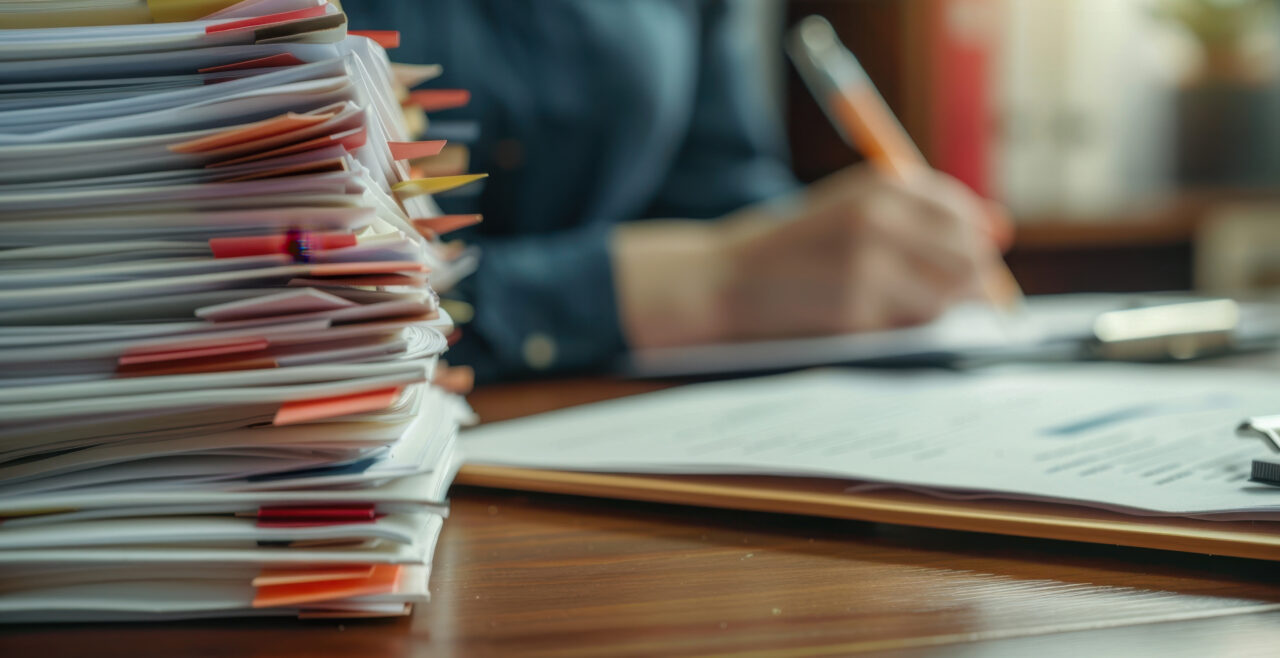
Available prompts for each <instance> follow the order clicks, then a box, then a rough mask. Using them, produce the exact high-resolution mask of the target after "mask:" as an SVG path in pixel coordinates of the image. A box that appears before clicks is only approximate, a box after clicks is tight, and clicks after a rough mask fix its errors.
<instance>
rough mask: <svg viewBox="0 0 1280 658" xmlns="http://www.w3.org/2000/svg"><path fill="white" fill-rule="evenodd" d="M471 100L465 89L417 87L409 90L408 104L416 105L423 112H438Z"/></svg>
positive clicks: (460, 105) (469, 92)
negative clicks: (415, 89)
mask: <svg viewBox="0 0 1280 658" xmlns="http://www.w3.org/2000/svg"><path fill="white" fill-rule="evenodd" d="M470 102H471V91H470V90H467V89H418V90H417V91H411V92H409V104H410V105H417V106H418V107H420V108H422V111H424V112H439V111H440V110H451V109H453V108H455V107H462V106H464V105H466V104H467V103H470Z"/></svg>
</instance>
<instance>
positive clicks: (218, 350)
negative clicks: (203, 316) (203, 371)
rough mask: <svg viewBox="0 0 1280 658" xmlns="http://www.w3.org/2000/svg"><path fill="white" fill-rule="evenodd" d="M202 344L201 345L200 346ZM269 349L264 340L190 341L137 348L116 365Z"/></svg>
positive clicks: (122, 357)
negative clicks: (180, 343)
mask: <svg viewBox="0 0 1280 658" xmlns="http://www.w3.org/2000/svg"><path fill="white" fill-rule="evenodd" d="M201 343H203V344H201ZM267 347H269V343H268V342H267V339H266V338H247V339H245V338H241V339H233V340H224V341H191V342H190V343H187V344H185V345H181V346H180V345H168V346H163V347H158V348H147V347H142V348H137V349H134V350H131V351H129V352H125V353H124V354H122V355H120V358H119V360H118V363H119V364H120V365H122V366H130V365H138V364H142V363H159V362H161V361H179V360H182V359H198V358H203V357H210V356H224V355H227V354H242V353H245V352H259V351H261V350H265V349H267Z"/></svg>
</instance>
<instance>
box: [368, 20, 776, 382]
mask: <svg viewBox="0 0 1280 658" xmlns="http://www.w3.org/2000/svg"><path fill="white" fill-rule="evenodd" d="M344 9H345V10H346V12H347V14H348V16H349V18H350V26H351V28H352V29H396V30H399V31H400V33H401V46H400V47H399V48H397V49H395V50H393V51H391V56H392V59H393V60H394V61H398V62H408V63H418V64H441V65H443V67H444V74H443V75H442V76H441V77H440V78H439V79H437V80H435V81H432V82H430V83H428V85H427V86H429V87H440V88H453V87H458V88H465V89H469V90H471V92H472V100H471V103H470V104H469V105H468V106H467V107H465V108H462V109H458V110H449V111H447V112H441V113H438V114H433V115H432V117H431V120H432V122H434V123H436V124H438V125H442V126H444V125H447V124H446V122H455V121H472V122H476V123H478V125H479V128H480V131H479V136H478V138H477V139H476V140H475V141H474V142H473V143H471V144H470V147H471V170H472V171H484V172H489V174H490V178H489V179H487V180H486V182H485V186H484V188H483V191H482V192H481V193H480V194H479V196H478V197H471V198H456V197H455V198H447V197H446V198H441V199H439V201H440V203H441V205H442V207H444V209H445V211H446V212H481V213H483V214H484V223H482V224H481V225H479V226H478V227H476V228H475V229H472V230H469V231H468V232H466V233H462V234H460V235H459V237H460V238H462V239H463V240H464V241H466V242H468V243H471V244H476V245H478V246H479V247H480V248H481V249H482V259H481V265H480V268H479V270H478V271H477V272H476V273H475V274H474V275H473V276H471V277H470V278H468V279H467V280H466V281H464V282H463V283H462V284H461V285H460V286H459V289H458V291H457V294H458V296H460V297H461V298H463V299H464V300H466V301H468V302H469V303H470V304H471V305H472V306H473V307H474V308H475V317H474V319H473V320H472V321H471V322H470V323H468V324H466V325H464V326H463V328H462V329H463V339H462V341H461V342H460V343H459V344H458V345H456V346H455V347H454V349H453V350H452V351H451V352H450V354H449V358H450V360H451V361H453V362H459V363H466V364H470V365H472V366H474V367H475V368H476V371H477V375H478V377H479V379H481V380H482V381H486V380H493V379H497V378H504V377H513V376H520V375H524V374H529V373H531V372H533V371H535V370H538V369H550V370H561V371H563V370H587V369H594V368H600V367H604V366H607V365H609V364H610V363H612V361H613V360H614V359H615V358H616V357H617V356H619V355H620V354H621V353H622V352H623V351H624V350H625V348H626V346H625V341H624V338H623V336H622V332H621V329H620V327H619V321H618V313H617V308H616V300H615V297H614V288H613V277H612V271H611V266H610V258H609V251H608V239H609V234H610V232H611V230H612V227H613V226H614V225H615V224H617V223H619V222H625V221H633V220H641V219H645V218H651V217H664V218H672V217H681V218H710V217H716V216H719V215H722V214H725V213H727V212H730V211H733V210H735V209H737V208H739V207H742V206H744V205H748V204H750V203H753V202H757V201H761V200H764V199H767V198H770V197H773V196H776V195H779V194H781V193H784V192H786V191H789V190H790V189H792V188H793V187H794V185H795V182H794V179H793V178H792V176H791V174H790V172H789V170H788V169H787V167H786V165H785V163H784V160H783V157H782V152H783V149H782V142H781V138H780V135H779V134H778V130H777V126H776V125H775V123H774V122H773V121H771V113H770V112H769V111H768V110H767V108H768V107H769V106H770V105H769V103H770V101H769V100H768V99H766V98H765V94H764V93H763V88H762V85H761V83H760V78H761V74H760V72H759V70H758V69H759V66H758V64H757V62H758V60H759V57H758V56H757V55H756V54H755V53H753V52H752V51H751V49H752V48H753V47H756V45H755V44H754V42H753V41H752V40H751V39H750V38H749V37H750V34H751V33H750V31H749V30H748V29H745V27H746V26H745V25H744V24H743V21H744V19H745V18H746V17H745V15H744V11H743V9H742V7H741V6H740V5H739V4H738V3H735V2H733V1H732V0H537V1H531V0H430V1H428V0H381V1H379V0H347V2H345V3H344Z"/></svg>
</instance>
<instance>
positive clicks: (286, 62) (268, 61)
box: [197, 53, 306, 73]
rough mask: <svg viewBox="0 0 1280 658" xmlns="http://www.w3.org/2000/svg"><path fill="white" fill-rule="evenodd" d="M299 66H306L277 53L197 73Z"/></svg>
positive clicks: (293, 56) (296, 59)
mask: <svg viewBox="0 0 1280 658" xmlns="http://www.w3.org/2000/svg"><path fill="white" fill-rule="evenodd" d="M299 64H306V62H304V61H302V60H300V59H298V58H297V57H296V56H295V55H294V54H293V53H277V54H275V55H269V56H267V57H259V58H257V59H246V60H244V61H243V62H234V63H231V64H223V65H221V66H208V67H205V68H202V69H199V70H198V71H197V73H222V72H224V71H244V70H247V69H265V68H269V67H273V66H297V65H299Z"/></svg>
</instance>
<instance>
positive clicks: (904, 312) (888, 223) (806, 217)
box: [721, 168, 1003, 339]
mask: <svg viewBox="0 0 1280 658" xmlns="http://www.w3.org/2000/svg"><path fill="white" fill-rule="evenodd" d="M987 213H988V209H987V206H986V202H985V201H983V200H982V199H980V198H979V197H977V196H976V195H975V194H973V193H972V192H971V191H969V189H968V188H967V187H965V186H964V185H962V184H961V183H959V182H957V181H955V180H953V179H951V178H948V177H945V176H943V175H941V174H935V173H932V172H931V173H930V174H928V175H927V176H923V177H920V178H917V179H914V180H912V181H911V182H899V181H897V180H893V179H890V178H887V177H884V176H881V175H879V174H877V173H875V172H874V171H872V170H870V169H865V168H852V169H849V170H846V171H843V172H840V173H837V174H835V175H834V176H832V177H830V178H828V179H826V180H823V181H821V182H819V183H817V184H815V185H814V186H812V187H811V188H810V189H809V190H808V191H807V194H806V195H805V196H804V197H803V199H802V200H801V203H800V205H799V207H798V208H796V209H795V212H794V214H793V215H792V216H791V217H790V218H789V219H784V220H783V221H776V220H775V219H774V218H770V217H762V216H760V215H759V214H755V213H751V214H744V215H743V216H741V217H731V218H728V219H726V220H725V225H724V231H725V236H726V237H725V240H724V246H723V249H724V256H723V257H724V263H725V264H724V266H725V267H726V268H727V270H726V272H725V273H724V274H725V278H724V286H723V289H722V293H721V295H722V301H721V303H722V318H723V320H722V321H723V325H722V328H721V332H722V333H723V334H724V335H725V337H726V338H728V339H751V338H771V337H782V336H787V335H815V334H836V333H844V332H851V331H872V330H878V329H890V328H895V327H902V326H906V325H913V324H918V323H922V322H926V321H928V320H931V319H933V318H935V317H936V316H938V315H939V314H940V313H941V312H942V311H944V310H945V309H946V308H947V307H948V306H950V305H951V304H953V303H954V302H956V301H958V300H961V299H976V298H981V297H982V296H983V295H984V294H986V292H985V291H986V289H987V279H988V277H989V276H990V275H991V272H992V270H993V269H994V268H998V267H1002V266H1003V264H1002V263H1001V261H1000V254H999V251H998V250H997V248H996V247H995V244H994V242H993V240H992V238H991V236H990V235H989V232H988V230H987V221H988V220H987Z"/></svg>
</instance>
